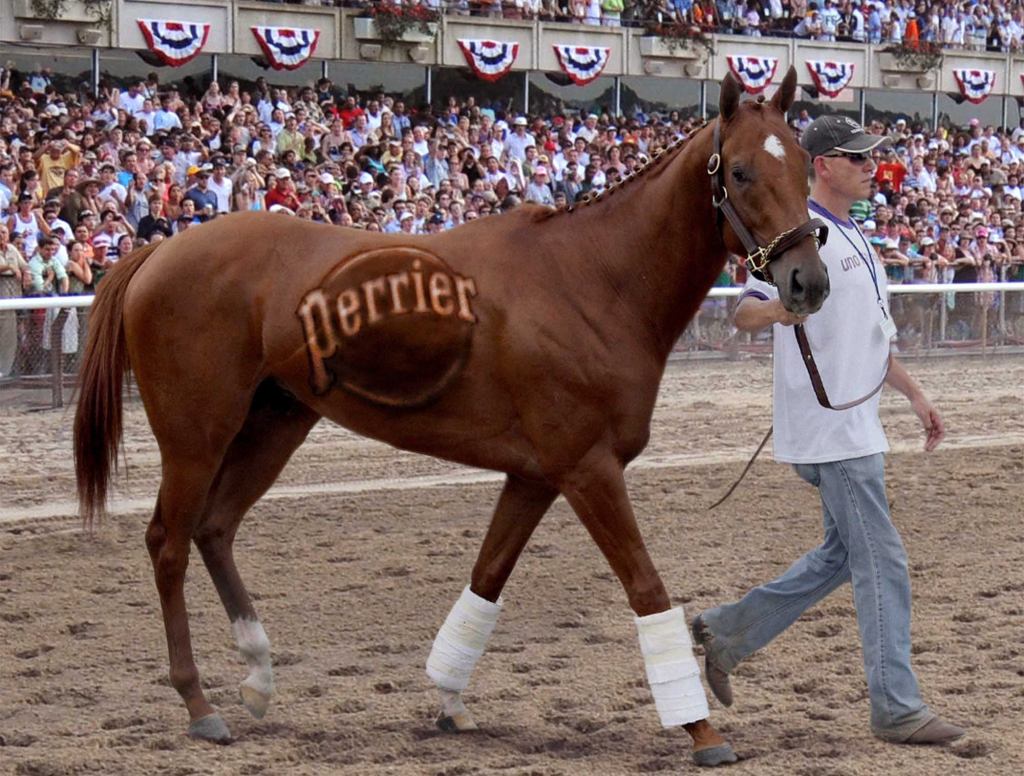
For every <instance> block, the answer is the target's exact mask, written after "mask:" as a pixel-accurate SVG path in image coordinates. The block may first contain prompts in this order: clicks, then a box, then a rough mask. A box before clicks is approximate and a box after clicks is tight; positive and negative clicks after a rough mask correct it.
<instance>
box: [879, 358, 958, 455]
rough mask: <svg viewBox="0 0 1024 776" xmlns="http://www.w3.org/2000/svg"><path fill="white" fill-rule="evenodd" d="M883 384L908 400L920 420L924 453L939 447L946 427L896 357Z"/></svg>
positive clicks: (919, 387) (937, 412)
mask: <svg viewBox="0 0 1024 776" xmlns="http://www.w3.org/2000/svg"><path fill="white" fill-rule="evenodd" d="M885 382H886V385H891V386H892V387H893V388H895V389H896V390H897V391H899V392H900V393H902V394H903V395H904V396H906V397H907V398H908V399H909V400H910V406H911V407H912V408H913V410H914V413H915V414H916V415H917V417H918V419H920V421H921V425H922V426H924V431H925V440H924V449H925V452H928V453H930V452H931V451H932V450H934V449H935V448H936V447H938V446H939V443H940V442H941V441H942V439H943V437H945V436H946V427H945V425H944V424H943V422H942V417H941V416H940V415H939V411H938V410H937V409H935V407H934V406H932V403H931V402H930V401H929V400H928V397H927V396H925V395H924V391H923V390H921V386H920V385H918V384H917V381H916V380H915V379H914V378H913V377H911V376H910V373H909V372H908V371H907V370H906V369H904V367H903V364H901V363H900V362H899V361H897V360H896V356H893V357H892V363H891V364H890V366H889V374H887V375H886V377H885Z"/></svg>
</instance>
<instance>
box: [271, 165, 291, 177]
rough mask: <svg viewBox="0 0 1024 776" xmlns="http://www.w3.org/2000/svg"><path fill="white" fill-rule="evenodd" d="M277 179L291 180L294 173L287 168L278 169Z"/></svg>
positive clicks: (275, 174)
mask: <svg viewBox="0 0 1024 776" xmlns="http://www.w3.org/2000/svg"><path fill="white" fill-rule="evenodd" d="M274 177H275V178H290V177H292V171H291V170H289V169H288V168H287V167H278V168H277V171H276V172H274Z"/></svg>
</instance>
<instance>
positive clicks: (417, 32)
mask: <svg viewBox="0 0 1024 776" xmlns="http://www.w3.org/2000/svg"><path fill="white" fill-rule="evenodd" d="M352 24H353V27H354V29H355V36H356V40H380V39H381V36H380V33H379V32H378V31H377V22H376V21H374V20H373V19H368V18H366V17H363V16H357V17H355V18H354V19H353V20H352ZM428 26H429V27H430V32H428V33H427V32H423V31H422V30H421V29H420V28H419V26H416V27H413V28H411V29H409V30H406V31H405V34H403V35H402V42H403V43H432V42H433V41H434V38H436V37H437V24H433V23H431V24H429V25H428Z"/></svg>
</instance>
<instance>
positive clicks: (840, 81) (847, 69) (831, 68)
mask: <svg viewBox="0 0 1024 776" xmlns="http://www.w3.org/2000/svg"><path fill="white" fill-rule="evenodd" d="M807 69H808V70H810V71H811V79H812V80H813V81H814V87H815V88H816V89H817V90H818V91H819V92H820V93H821V94H824V95H825V96H826V97H838V96H839V93H840V92H841V91H843V89H845V88H846V87H847V86H848V85H849V83H850V80H851V79H852V78H853V62H827V61H823V60H820V59H809V60H807Z"/></svg>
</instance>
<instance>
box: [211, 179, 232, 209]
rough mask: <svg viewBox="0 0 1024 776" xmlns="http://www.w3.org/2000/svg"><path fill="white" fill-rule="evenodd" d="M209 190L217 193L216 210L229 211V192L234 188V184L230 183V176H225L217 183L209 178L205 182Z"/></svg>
mask: <svg viewBox="0 0 1024 776" xmlns="http://www.w3.org/2000/svg"><path fill="white" fill-rule="evenodd" d="M207 186H208V187H209V189H210V191H212V192H213V193H214V194H216V195H217V212H218V213H230V212H231V192H232V191H233V190H234V188H235V187H234V184H232V183H231V178H227V177H225V178H224V179H223V180H221V182H220V183H217V181H215V180H214V179H213V178H210V181H209V183H208V184H207Z"/></svg>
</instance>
